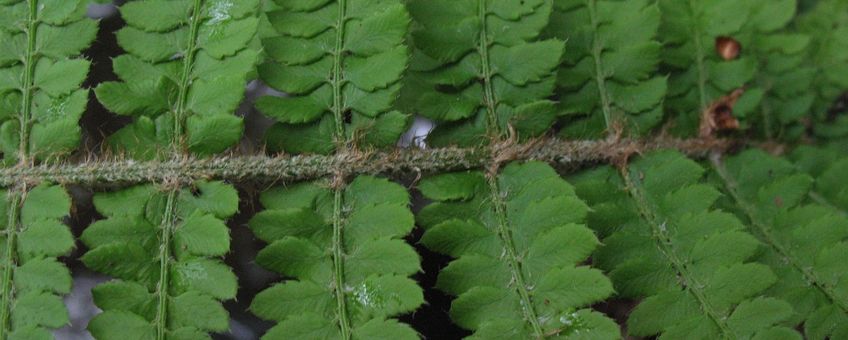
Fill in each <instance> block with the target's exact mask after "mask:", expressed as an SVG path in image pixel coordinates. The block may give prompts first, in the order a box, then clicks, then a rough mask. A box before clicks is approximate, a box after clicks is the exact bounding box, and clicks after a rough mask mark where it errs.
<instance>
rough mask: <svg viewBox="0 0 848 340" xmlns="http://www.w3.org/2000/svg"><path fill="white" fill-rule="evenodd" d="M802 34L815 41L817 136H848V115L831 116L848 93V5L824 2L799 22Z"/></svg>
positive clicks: (837, 0)
mask: <svg viewBox="0 0 848 340" xmlns="http://www.w3.org/2000/svg"><path fill="white" fill-rule="evenodd" d="M797 27H798V30H799V31H801V32H803V33H805V34H808V35H809V36H810V37H812V39H813V41H812V44H811V46H810V48H809V49H808V53H809V58H810V61H809V62H810V63H811V64H813V65H815V67H816V69H817V72H816V75H815V86H813V87H812V89H810V90H812V91H813V92H814V93H815V94H816V100H815V101H814V104H813V107H812V114H811V116H812V118H813V132H814V133H815V135H817V136H821V137H825V138H835V137H845V136H848V115H845V114H844V113H842V114H838V113H831V112H830V108H831V106H833V105H834V102H835V101H836V99H837V98H839V97H840V96H842V95H844V94H845V93H846V91H848V3H847V2H845V1H841V0H822V1H819V2H818V3H817V4H816V6H815V7H814V8H813V9H812V10H810V11H809V12H807V13H805V14H804V15H803V16H801V17H799V18H798V19H797Z"/></svg>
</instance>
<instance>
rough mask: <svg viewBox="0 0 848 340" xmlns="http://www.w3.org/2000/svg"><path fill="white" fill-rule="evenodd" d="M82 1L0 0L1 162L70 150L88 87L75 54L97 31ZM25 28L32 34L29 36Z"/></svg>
mask: <svg viewBox="0 0 848 340" xmlns="http://www.w3.org/2000/svg"><path fill="white" fill-rule="evenodd" d="M86 5H87V1H82V0H68V1H57V0H33V1H3V2H2V3H0V12H2V13H3V20H0V151H2V152H3V157H4V160H5V163H6V164H11V163H14V162H16V161H19V160H22V161H24V162H27V163H31V162H32V161H31V160H30V158H32V159H34V160H38V161H43V160H47V159H50V158H56V157H58V156H62V155H64V154H68V153H71V152H72V151H73V150H74V149H75V148H76V147H77V145H78V144H79V142H80V127H79V124H78V121H79V119H80V117H81V116H82V114H83V112H84V111H85V107H86V104H87V101H88V90H86V89H80V85H81V84H82V82H83V80H85V78H86V76H87V74H88V69H89V64H90V63H89V61H87V60H85V59H82V58H80V56H79V55H80V53H81V52H82V50H84V49H85V48H87V47H88V45H89V44H91V41H92V40H94V36H95V34H96V33H97V23H96V22H94V21H92V20H87V19H85V9H86ZM27 32H33V33H32V34H30V33H27Z"/></svg>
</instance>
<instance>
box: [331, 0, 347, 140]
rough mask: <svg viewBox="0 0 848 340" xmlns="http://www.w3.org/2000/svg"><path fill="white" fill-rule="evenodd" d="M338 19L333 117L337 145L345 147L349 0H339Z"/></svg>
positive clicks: (334, 64) (334, 57)
mask: <svg viewBox="0 0 848 340" xmlns="http://www.w3.org/2000/svg"><path fill="white" fill-rule="evenodd" d="M338 6H339V10H338V16H339V17H338V19H337V21H336V46H335V49H334V50H333V75H332V77H333V79H332V80H331V85H332V87H333V118H334V119H335V122H336V130H335V141H336V144H337V145H336V147H337V148H339V147H343V146H344V144H346V141H345V128H344V126H345V117H344V98H343V93H342V86H344V79H342V77H343V76H344V73H343V72H342V57H343V56H344V55H343V54H344V26H345V21H346V16H347V13H346V12H347V0H339V4H338Z"/></svg>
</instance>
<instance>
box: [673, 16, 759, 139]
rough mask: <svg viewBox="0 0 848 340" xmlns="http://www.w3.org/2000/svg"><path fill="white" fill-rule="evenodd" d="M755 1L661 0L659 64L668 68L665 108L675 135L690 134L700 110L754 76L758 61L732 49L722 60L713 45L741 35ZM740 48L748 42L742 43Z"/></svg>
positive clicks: (695, 124) (693, 129) (696, 125)
mask: <svg viewBox="0 0 848 340" xmlns="http://www.w3.org/2000/svg"><path fill="white" fill-rule="evenodd" d="M754 3H755V1H738V0H707V1H680V0H659V5H660V10H661V13H662V24H661V25H660V30H659V31H660V32H661V34H660V41H661V42H662V43H663V45H664V49H665V50H664V51H663V55H662V57H663V64H664V65H665V67H666V68H667V69H669V70H670V71H672V73H671V77H670V78H669V84H668V98H667V99H666V106H667V107H668V109H669V112H670V114H671V116H672V117H671V119H672V120H673V124H674V129H673V131H674V132H675V133H677V134H681V135H692V134H694V133H695V132H696V131H697V129H698V119H700V113H701V112H703V111H705V110H707V109H708V108H709V106H710V105H711V104H712V103H713V102H714V101H715V100H717V99H719V98H721V97H722V96H724V95H728V94H730V93H731V92H732V91H734V90H736V89H738V88H740V87H742V86H743V85H745V84H746V83H748V82H749V81H750V80H752V79H753V77H754V74H755V71H756V63H755V62H754V60H753V58H752V57H751V56H749V55H747V54H746V53H742V54H740V55H734V53H730V54H728V55H727V56H726V57H727V58H726V59H724V58H722V55H720V54H718V53H716V48H715V46H716V44H717V40H719V39H722V38H724V39H732V40H736V39H741V36H740V34H741V33H743V32H744V28H745V27H744V26H745V23H746V22H748V21H750V20H751V12H752V11H751V7H752V5H753V4H754ZM741 46H750V45H749V42H748V41H741Z"/></svg>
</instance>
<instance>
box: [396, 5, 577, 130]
mask: <svg viewBox="0 0 848 340" xmlns="http://www.w3.org/2000/svg"><path fill="white" fill-rule="evenodd" d="M409 7H410V12H411V13H412V16H413V18H414V19H415V22H416V26H415V27H416V29H414V30H413V34H412V36H413V38H414V43H415V49H416V50H415V53H414V54H413V59H412V62H411V65H410V69H411V71H413V72H412V74H411V76H410V79H411V80H410V81H409V82H408V84H407V86H405V87H404V93H403V94H402V102H403V105H404V106H405V107H407V108H408V109H410V110H415V111H417V112H418V113H420V114H422V115H423V116H425V117H427V118H430V119H433V120H435V121H436V122H437V123H439V127H437V128H436V129H435V130H434V131H433V132H432V133H431V134H430V135H429V137H428V144H429V145H433V146H444V145H460V146H471V145H478V144H480V143H482V142H487V141H488V138H485V137H487V135H488V134H494V133H495V130H496V129H497V130H498V131H501V133H505V132H507V131H508V130H509V129H508V126H511V127H513V128H514V130H515V132H517V133H518V135H519V137H521V138H524V139H527V138H530V137H534V136H538V135H540V134H542V133H544V132H545V131H547V130H548V128H550V127H551V125H552V124H553V122H554V120H555V119H556V116H557V112H556V106H555V103H554V102H553V101H551V100H549V99H548V97H549V96H550V95H552V94H553V89H554V83H555V81H556V77H555V74H556V67H557V65H559V63H560V59H561V57H562V53H563V49H564V44H563V42H561V41H558V40H554V39H550V40H540V39H539V35H540V32H541V31H542V30H543V29H544V28H545V26H546V25H547V24H548V19H549V17H550V14H551V7H552V1H551V0H527V1H521V2H514V1H481V0H414V1H411V2H410V3H409ZM489 137H491V136H489Z"/></svg>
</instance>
